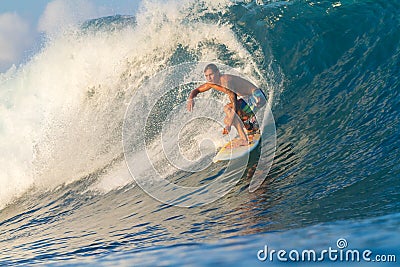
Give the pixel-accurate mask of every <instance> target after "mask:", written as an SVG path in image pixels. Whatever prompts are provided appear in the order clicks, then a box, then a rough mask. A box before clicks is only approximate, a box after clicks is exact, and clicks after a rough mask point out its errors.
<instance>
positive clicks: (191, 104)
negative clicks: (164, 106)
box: [186, 98, 194, 111]
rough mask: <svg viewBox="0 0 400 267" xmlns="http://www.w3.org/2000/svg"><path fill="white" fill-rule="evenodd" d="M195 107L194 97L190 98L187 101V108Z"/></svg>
mask: <svg viewBox="0 0 400 267" xmlns="http://www.w3.org/2000/svg"><path fill="white" fill-rule="evenodd" d="M193 107H194V101H193V99H191V98H189V99H188V101H187V106H186V108H187V110H188V111H192V110H193Z"/></svg>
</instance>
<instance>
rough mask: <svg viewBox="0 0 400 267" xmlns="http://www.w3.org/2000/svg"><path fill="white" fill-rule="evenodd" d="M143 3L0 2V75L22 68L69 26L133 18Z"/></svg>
mask: <svg viewBox="0 0 400 267" xmlns="http://www.w3.org/2000/svg"><path fill="white" fill-rule="evenodd" d="M139 2H140V0H0V72H5V71H7V70H8V69H9V68H10V67H11V66H13V65H16V66H18V65H20V64H21V63H23V62H24V60H26V59H27V58H29V57H30V56H31V55H32V54H33V53H35V51H37V49H38V48H39V47H40V43H41V42H42V40H43V38H42V37H43V35H46V36H49V37H51V36H52V35H54V34H56V33H57V31H59V30H60V28H61V27H65V26H66V25H70V24H77V23H80V22H83V21H85V20H87V19H92V18H97V17H103V16H110V15H115V14H120V15H134V14H135V12H136V10H137V8H138V3H139Z"/></svg>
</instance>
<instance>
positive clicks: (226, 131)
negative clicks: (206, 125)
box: [222, 126, 231, 134]
mask: <svg viewBox="0 0 400 267" xmlns="http://www.w3.org/2000/svg"><path fill="white" fill-rule="evenodd" d="M230 131H231V126H225V128H224V129H223V130H222V134H228V133H229V132H230Z"/></svg>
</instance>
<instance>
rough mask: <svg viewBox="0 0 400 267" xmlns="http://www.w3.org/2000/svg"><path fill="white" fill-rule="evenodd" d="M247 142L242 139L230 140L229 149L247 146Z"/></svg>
mask: <svg viewBox="0 0 400 267" xmlns="http://www.w3.org/2000/svg"><path fill="white" fill-rule="evenodd" d="M248 145H249V142H248V141H247V140H244V139H234V140H232V142H231V144H230V146H229V148H235V147H240V146H248Z"/></svg>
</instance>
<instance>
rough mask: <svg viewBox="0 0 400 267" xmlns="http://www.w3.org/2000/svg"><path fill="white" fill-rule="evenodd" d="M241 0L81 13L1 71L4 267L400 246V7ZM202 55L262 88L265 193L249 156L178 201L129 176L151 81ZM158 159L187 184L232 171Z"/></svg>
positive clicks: (235, 258) (249, 258) (173, 261)
mask: <svg viewBox="0 0 400 267" xmlns="http://www.w3.org/2000/svg"><path fill="white" fill-rule="evenodd" d="M248 2H249V1H236V2H235V1H223V0H220V1H189V0H187V1H163V2H157V1H144V2H143V3H142V7H141V8H140V10H139V12H138V13H137V14H136V15H135V17H130V16H114V17H106V18H99V19H95V20H91V21H88V22H85V23H84V24H83V25H82V26H81V27H80V28H78V29H71V30H69V31H66V32H65V33H64V34H62V35H59V36H58V37H57V38H55V39H52V40H49V42H48V43H47V44H46V46H45V47H44V48H43V50H42V51H41V52H40V53H38V54H36V55H35V56H34V57H33V58H32V59H31V60H30V61H29V62H28V63H27V64H25V65H23V66H21V67H19V68H13V69H10V70H9V71H8V72H7V73H4V74H1V75H0V114H1V119H0V145H1V150H2V153H1V154H0V166H1V168H2V172H1V174H0V184H1V188H0V210H1V211H0V227H1V230H2V231H0V237H1V238H0V243H1V245H2V247H4V249H3V250H2V251H0V264H1V265H8V264H12V265H19V264H20V265H23V264H31V265H32V264H35V263H43V262H46V263H48V262H61V263H63V262H65V264H80V265H85V264H87V265H91V264H94V263H96V264H100V263H102V262H103V260H105V259H106V260H107V259H108V261H109V262H115V261H118V262H124V264H126V265H129V264H144V265H146V264H147V265H151V264H153V263H154V264H157V263H158V264H164V265H177V264H197V265H207V264H213V263H216V262H221V261H222V262H225V263H227V264H236V265H240V263H239V262H247V263H249V264H250V265H252V264H254V263H257V258H256V256H254V255H256V252H257V250H258V249H261V248H262V247H263V246H264V243H265V242H266V241H265V238H268V240H273V242H275V244H278V245H279V244H286V245H288V244H289V247H288V248H290V247H296V246H299V247H302V246H307V245H308V247H307V248H313V245H314V244H315V242H318V244H321V243H320V242H321V240H327V241H325V242H328V243H326V244H329V245H331V243H332V242H336V239H337V238H339V237H341V236H340V235H342V234H344V233H347V235H348V237H350V238H352V239H353V242H354V244H356V245H357V246H358V247H366V246H368V245H369V244H373V245H376V248H380V249H388V250H390V249H394V248H395V247H398V245H399V243H398V242H399V241H398V240H400V239H399V235H398V234H397V233H394V232H393V229H397V228H398V226H399V219H398V218H399V216H398V212H399V210H400V201H399V199H400V198H399V193H398V188H399V178H400V168H399V160H398V158H399V157H398V156H399V145H400V138H399V136H400V132H399V129H400V128H399V119H400V115H399V110H400V105H399V104H400V90H399V89H400V88H399V87H400V86H399V81H400V79H399V73H400V64H399V62H400V28H399V27H398V25H399V22H400V21H399V16H398V14H397V13H398V12H397V11H398V10H399V8H400V5H399V4H398V3H397V2H396V1H340V2H335V3H333V2H329V1H326V2H312V1H284V2H275V1H268V3H263V4H261V1H254V2H250V3H248ZM264 2H267V1H264ZM197 61H198V62H218V63H221V64H225V65H228V66H230V67H233V68H235V69H236V70H238V71H239V72H240V73H243V74H244V75H246V76H247V77H249V78H250V79H252V80H253V81H256V83H257V84H258V85H259V86H260V87H262V88H264V89H265V91H266V92H267V93H268V98H269V99H268V100H269V102H270V104H271V107H272V111H273V114H274V117H275V121H276V130H277V150H276V156H275V159H274V163H273V165H272V169H271V171H270V173H269V174H268V175H266V180H265V182H264V183H263V185H262V186H261V188H259V189H258V190H257V191H255V192H253V193H250V192H248V186H249V178H248V177H247V176H251V172H252V171H254V166H252V165H251V164H250V165H249V167H248V168H247V169H246V173H245V175H244V176H243V177H242V180H241V181H240V182H239V184H237V185H236V187H235V188H234V189H233V190H232V191H231V192H230V193H229V194H228V195H226V196H224V197H223V198H221V199H219V200H217V201H215V202H213V203H210V204H208V205H206V206H202V207H197V208H191V209H182V208H176V207H172V206H168V205H164V204H162V203H159V202H157V201H156V200H154V199H152V198H151V197H150V196H148V195H147V194H146V193H145V192H143V191H142V190H141V189H140V188H139V187H138V186H135V183H134V181H133V179H132V177H131V175H130V174H129V172H128V170H127V168H126V165H125V162H124V155H123V147H122V142H121V135H122V131H123V130H122V128H123V123H124V121H123V120H124V115H125V112H126V109H127V107H128V105H129V102H130V100H131V98H132V96H134V95H135V92H136V91H137V90H143V89H141V88H142V87H141V86H142V85H143V84H144V82H145V81H146V80H148V79H149V77H153V76H154V75H155V74H157V73H158V72H160V71H163V70H165V69H167V68H168V67H172V66H176V65H178V64H181V63H185V62H197ZM188 90H190V88H186V91H184V92H185V93H188V92H189V91H188ZM144 93H145V92H144ZM210 112H211V113H221V112H222V110H221V109H220V108H219V107H215V106H210ZM137 115H138V116H141V115H142V114H137ZM193 126H194V127H196V128H199V127H203V130H202V131H201V132H193V133H191V134H192V136H190V138H191V139H196V138H197V139H199V138H200V139H201V138H202V137H203V136H204V135H208V136H211V138H213V139H218V138H219V137H218V136H219V132H218V133H217V132H216V131H217V130H218V131H219V130H220V129H219V128H210V127H206V126H204V125H203V124H202V123H201V122H199V123H197V124H195V125H193ZM167 128H168V129H171V131H172V130H173V123H172V122H171V123H170V124H168V125H167ZM200 129H201V128H200ZM215 129H216V130H215ZM189 132H190V131H189ZM133 145H134V144H133ZM150 149H152V148H150ZM150 152H151V153H153V154H154V155H155V156H156V154H157V151H156V150H154V149H153V150H151V151H150ZM255 157H257V155H255ZM256 160H257V159H253V158H250V162H251V163H255V162H256ZM258 164H263V162H259V163H258ZM156 168H158V169H160V170H161V171H162V172H163V173H165V174H167V175H168V176H169V177H173V179H174V181H176V182H178V183H182V184H185V185H190V183H191V182H193V181H194V182H196V183H206V182H208V181H210V180H212V179H213V178H214V176H215V174H218V173H219V172H220V171H223V170H224V168H225V167H224V166H214V167H213V169H212V170H205V171H199V172H196V173H192V174H190V173H189V174H188V173H181V172H174V171H173V168H170V167H169V166H168V165H166V164H165V163H162V162H161V163H159V165H158V166H156ZM350 221H351V223H349V222H350ZM346 225H348V226H346ZM360 228H361V229H365V231H368V232H369V234H362V233H358V232H360V231H359V229H360ZM361 232H362V231H361ZM371 232H374V234H372V233H371ZM278 233H279V234H278ZM310 233H314V234H315V233H316V235H317V237H315V235H311V237H310ZM388 233H391V235H389V234H388ZM263 237H265V238H264V239H263ZM324 238H325V239H324ZM332 238H336V239H332ZM220 239H223V240H222V241H218V240H220ZM304 239H306V240H304ZM378 239H379V242H378V241H377V240H378ZM385 242H386V243H385ZM382 243H385V246H380V245H379V244H382ZM229 244H234V245H233V247H232V246H230V245H229ZM240 247H241V248H243V249H242V250H241V249H240ZM190 253H193V255H194V258H193V257H190V256H189V254H190ZM204 253H208V254H210V258H209V259H203V258H202V257H200V256H199V255H204ZM135 255H136V256H137V257H136V256H135ZM157 255H162V256H163V258H162V259H159V260H160V262H155V257H156V256H157ZM174 255H179V256H174ZM196 255H197V256H196ZM253 256H254V257H253ZM138 257H139V258H140V259H141V260H143V262H138ZM221 257H222V258H221Z"/></svg>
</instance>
